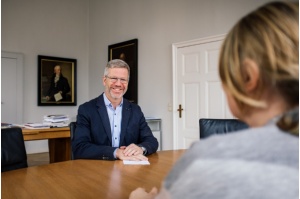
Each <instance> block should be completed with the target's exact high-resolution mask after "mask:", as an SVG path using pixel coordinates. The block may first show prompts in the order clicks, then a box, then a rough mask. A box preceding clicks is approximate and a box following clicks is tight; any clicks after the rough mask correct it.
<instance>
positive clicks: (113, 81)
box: [105, 75, 128, 84]
mask: <svg viewBox="0 0 300 199" xmlns="http://www.w3.org/2000/svg"><path fill="white" fill-rule="evenodd" d="M105 77H106V78H108V79H110V81H111V82H112V83H116V82H117V81H118V80H120V82H121V83H122V84H127V83H128V80H127V79H123V78H117V77H109V76H107V75H106V76H105Z"/></svg>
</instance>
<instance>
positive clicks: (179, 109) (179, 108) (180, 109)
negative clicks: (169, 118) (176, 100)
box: [177, 104, 183, 118]
mask: <svg viewBox="0 0 300 199" xmlns="http://www.w3.org/2000/svg"><path fill="white" fill-rule="evenodd" d="M177 111H179V118H181V111H183V108H181V104H179V107H178V109H177Z"/></svg>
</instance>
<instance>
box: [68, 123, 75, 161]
mask: <svg viewBox="0 0 300 199" xmlns="http://www.w3.org/2000/svg"><path fill="white" fill-rule="evenodd" d="M76 125H77V124H76V122H71V123H70V124H69V127H70V133H71V160H74V154H73V149H72V141H73V140H74V137H75V130H76Z"/></svg>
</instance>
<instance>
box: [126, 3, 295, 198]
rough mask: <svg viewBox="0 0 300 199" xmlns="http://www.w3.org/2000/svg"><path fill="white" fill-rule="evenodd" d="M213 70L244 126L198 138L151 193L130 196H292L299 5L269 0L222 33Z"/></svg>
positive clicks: (234, 113)
mask: <svg viewBox="0 0 300 199" xmlns="http://www.w3.org/2000/svg"><path fill="white" fill-rule="evenodd" d="M219 74H220V78H221V81H222V86H223V89H224V91H225V93H226V96H227V101H228V104H229V107H230V110H231V112H232V113H233V115H234V116H235V117H237V118H239V119H241V120H243V121H244V122H245V123H247V124H248V125H249V126H250V127H251V128H249V129H245V130H241V131H237V132H234V133H230V134H222V135H215V136H211V137H210V138H208V139H206V140H201V141H198V142H196V143H194V144H193V145H192V147H191V148H190V149H189V150H188V151H187V152H186V153H185V154H184V155H183V156H182V158H181V159H180V160H179V161H178V162H177V163H176V165H175V166H174V167H173V169H172V170H171V172H170V173H169V175H168V176H167V178H166V179H165V181H164V182H163V185H162V188H161V190H160V192H159V193H157V189H156V188H153V189H152V190H151V191H150V192H149V193H147V192H146V191H145V190H144V189H142V188H138V189H136V190H135V191H133V192H132V193H131V195H130V198H131V199H135V198H189V199H191V198H201V199H203V198H205V199H216V198H222V199H235V198H239V199H240V198H243V199H245V198H246V199H247V198H249V199H250V198H251V199H254V198H255V199H256V198H259V199H263V198H266V199H270V198H278V199H282V198H289V199H292V198H295V199H296V198H297V199H298V198H299V195H298V194H299V137H298V135H299V108H298V107H299V5H298V3H291V2H271V3H268V4H266V5H264V6H262V7H260V8H258V9H257V10H255V11H253V12H251V13H250V14H248V15H246V16H245V17H243V18H242V19H241V20H240V21H239V22H238V23H237V24H236V25H235V26H234V27H233V28H232V30H231V31H230V32H229V33H228V35H227V36H226V38H225V40H224V42H223V45H222V48H221V52H220V58H219Z"/></svg>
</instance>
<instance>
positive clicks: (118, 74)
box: [103, 68, 128, 101]
mask: <svg viewBox="0 0 300 199" xmlns="http://www.w3.org/2000/svg"><path fill="white" fill-rule="evenodd" d="M111 78H113V79H111ZM114 78H118V80H117V81H115V80H114ZM120 79H123V80H127V82H124V81H123V82H122V81H121V80H120ZM103 85H104V86H105V95H106V96H107V98H108V99H109V100H118V99H119V100H120V101H121V99H122V97H123V95H124V94H125V93H126V91H127V88H128V71H127V69H126V68H111V69H109V70H108V75H107V77H103Z"/></svg>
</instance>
